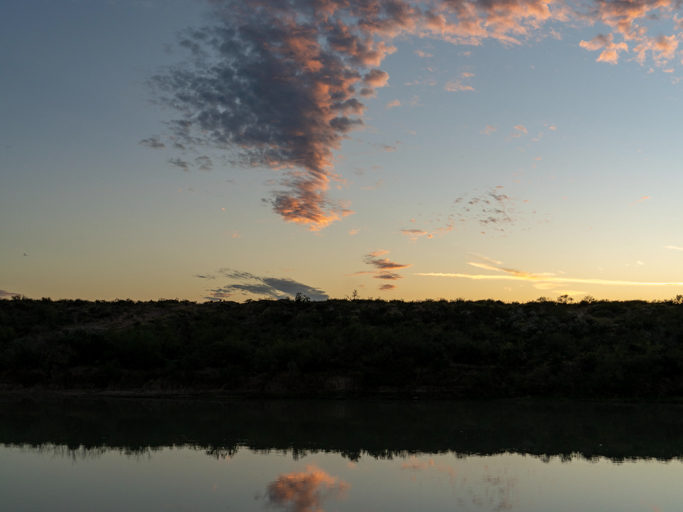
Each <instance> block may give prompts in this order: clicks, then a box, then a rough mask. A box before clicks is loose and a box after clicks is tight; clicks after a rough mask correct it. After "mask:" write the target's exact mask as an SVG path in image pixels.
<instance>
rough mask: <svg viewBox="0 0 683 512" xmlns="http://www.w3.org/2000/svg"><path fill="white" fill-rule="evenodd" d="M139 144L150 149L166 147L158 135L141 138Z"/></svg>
mask: <svg viewBox="0 0 683 512" xmlns="http://www.w3.org/2000/svg"><path fill="white" fill-rule="evenodd" d="M139 144H140V145H141V146H147V147H148V148H152V149H161V148H165V147H166V144H164V143H163V142H161V141H160V140H159V138H158V137H148V138H146V139H142V140H141V141H140V142H139Z"/></svg>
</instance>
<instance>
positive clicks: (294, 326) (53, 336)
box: [0, 296, 683, 398]
mask: <svg viewBox="0 0 683 512" xmlns="http://www.w3.org/2000/svg"><path fill="white" fill-rule="evenodd" d="M297 299H298V300H284V301H265V300H264V301H252V302H247V303H244V304H238V303H234V302H216V303H205V304H195V303H191V302H186V301H185V302H181V301H158V302H133V301H115V302H103V301H97V302H87V301H80V300H76V301H51V300H48V299H43V300H29V299H23V298H18V299H15V300H9V301H0V387H3V388H5V389H24V388H41V389H58V390H67V389H76V390H109V391H112V390H130V391H134V390H147V391H159V392H179V391H183V390H185V391H187V390H189V391H197V392H203V391H221V392H225V393H236V394H257V395H290V396H292V395H302V396H311V395H318V396H327V395H330V396H340V395H343V396H349V395H358V394H368V393H371V394H388V395H397V396H420V395H421V396H448V397H468V398H474V397H477V398H479V397H517V396H547V397H551V396H552V397H557V396H565V397H605V398H611V397H620V398H646V397H647V398H650V397H655V398H672V397H681V396H683V371H681V370H683V297H677V298H676V299H674V300H671V301H666V302H644V301H630V302H607V301H597V300H595V299H590V298H589V299H587V300H584V301H582V302H579V303H572V302H571V301H570V300H568V299H567V298H566V297H565V298H561V299H560V300H559V301H549V300H542V301H540V300H539V301H536V302H530V303H526V304H506V303H502V302H498V301H477V302H469V301H463V300H458V301H451V302H448V301H445V300H442V301H425V302H401V301H391V302H386V301H379V300H358V299H354V300H329V301H325V302H312V301H308V300H305V299H306V298H305V297H304V296H301V297H298V298H297Z"/></svg>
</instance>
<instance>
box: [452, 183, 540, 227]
mask: <svg viewBox="0 0 683 512" xmlns="http://www.w3.org/2000/svg"><path fill="white" fill-rule="evenodd" d="M453 206H454V208H455V216H456V219H457V221H458V222H461V223H467V222H476V223H477V224H479V226H481V227H482V228H485V229H487V230H494V231H498V232H505V231H506V230H507V229H508V228H509V227H511V226H513V225H515V224H516V223H517V222H518V221H519V219H520V218H521V217H523V216H524V215H526V213H527V212H526V211H524V210H523V209H520V206H519V202H518V201H516V200H515V199H513V198H512V197H511V196H510V195H508V194H506V193H504V192H503V187H502V186H497V187H493V188H490V189H489V190H487V191H485V192H478V191H475V192H473V193H471V194H469V195H462V196H460V197H458V198H456V199H455V200H454V201H453Z"/></svg>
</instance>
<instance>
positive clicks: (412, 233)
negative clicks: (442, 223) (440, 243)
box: [401, 229, 434, 241]
mask: <svg viewBox="0 0 683 512" xmlns="http://www.w3.org/2000/svg"><path fill="white" fill-rule="evenodd" d="M401 234H402V235H405V236H407V237H408V238H410V239H411V240H413V241H415V240H418V239H420V238H423V237H424V238H433V237H434V235H433V234H432V233H430V232H428V231H425V230H424V229H402V230H401Z"/></svg>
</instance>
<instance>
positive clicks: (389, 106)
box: [386, 99, 401, 109]
mask: <svg viewBox="0 0 683 512" xmlns="http://www.w3.org/2000/svg"><path fill="white" fill-rule="evenodd" d="M400 106H401V101H400V100H397V99H396V100H391V101H390V102H389V103H387V105H386V108H387V109H392V108H396V107H400Z"/></svg>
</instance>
